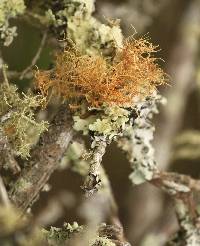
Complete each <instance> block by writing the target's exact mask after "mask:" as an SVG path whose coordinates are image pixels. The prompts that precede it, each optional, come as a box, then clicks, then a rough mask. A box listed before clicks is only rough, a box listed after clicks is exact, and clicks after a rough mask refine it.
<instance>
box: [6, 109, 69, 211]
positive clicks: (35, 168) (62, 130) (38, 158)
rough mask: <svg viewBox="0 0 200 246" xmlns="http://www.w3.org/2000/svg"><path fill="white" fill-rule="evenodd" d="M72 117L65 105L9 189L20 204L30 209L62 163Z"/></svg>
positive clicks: (12, 197) (18, 205)
mask: <svg viewBox="0 0 200 246" xmlns="http://www.w3.org/2000/svg"><path fill="white" fill-rule="evenodd" d="M71 125H72V119H71V115H70V113H69V111H68V108H67V106H66V105H62V107H61V108H60V110H59V112H58V113H57V114H56V116H55V118H54V120H53V122H52V124H51V126H50V127H49V130H48V131H47V132H45V133H44V134H43V135H42V136H41V138H40V140H39V143H38V144H37V146H36V147H35V149H33V150H32V152H31V159H30V160H29V162H28V163H27V164H26V165H25V167H24V169H23V171H22V173H21V175H20V177H19V178H18V180H17V181H16V182H15V183H14V185H13V187H12V189H11V190H10V192H9V197H10V200H11V201H12V202H13V204H14V205H16V206H17V207H18V208H20V209H22V210H25V209H27V208H28V207H29V206H30V205H31V204H32V203H33V202H34V200H35V199H36V198H37V196H38V195H39V193H40V191H41V189H42V188H43V186H44V185H45V184H46V182H47V181H48V179H49V178H50V176H51V174H52V173H53V172H54V171H55V170H56V168H57V167H58V164H59V161H60V160H61V158H62V157H63V155H64V153H65V152H66V149H67V148H68V145H69V143H70V141H71V139H72V135H73V133H72V127H71Z"/></svg>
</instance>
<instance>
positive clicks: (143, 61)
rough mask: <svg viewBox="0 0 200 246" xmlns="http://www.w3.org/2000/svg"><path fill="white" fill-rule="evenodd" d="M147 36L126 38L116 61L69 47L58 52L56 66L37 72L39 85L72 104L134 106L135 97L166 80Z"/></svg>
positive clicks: (143, 94)
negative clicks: (137, 38) (81, 52)
mask: <svg viewBox="0 0 200 246" xmlns="http://www.w3.org/2000/svg"><path fill="white" fill-rule="evenodd" d="M155 51H156V47H155V46H153V45H152V44H151V43H149V42H148V41H147V40H145V39H139V40H132V41H130V40H126V41H125V42H124V47H123V49H121V50H120V51H119V52H118V54H117V55H116V57H115V59H114V61H113V62H112V64H111V63H110V62H109V61H107V60H105V59H104V58H103V57H102V56H89V55H81V54H79V53H78V52H77V51H76V50H74V49H73V50H65V51H64V52H63V53H59V54H57V56H56V62H55V68H54V69H53V70H51V71H43V72H40V71H38V72H37V73H36V84H37V88H39V90H40V91H41V93H42V94H43V95H44V96H47V95H58V96H60V97H61V98H63V99H65V100H68V101H69V103H71V104H72V105H79V104H80V103H81V102H83V101H85V102H87V104H88V105H89V106H92V107H100V106H101V105H102V104H103V103H107V104H108V105H111V104H115V105H118V106H131V105H132V103H133V98H134V97H136V96H137V97H145V96H147V95H149V94H151V93H152V92H153V90H155V89H156V86H158V85H160V84H163V83H164V82H165V77H166V76H165V74H164V72H163V71H162V69H161V68H159V66H158V65H157V63H156V58H154V57H152V53H154V52H155Z"/></svg>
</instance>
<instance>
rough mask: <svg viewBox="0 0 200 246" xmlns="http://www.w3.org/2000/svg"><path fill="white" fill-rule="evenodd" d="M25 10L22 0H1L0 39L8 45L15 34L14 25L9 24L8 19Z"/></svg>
mask: <svg viewBox="0 0 200 246" xmlns="http://www.w3.org/2000/svg"><path fill="white" fill-rule="evenodd" d="M24 10H25V5H24V1H23V0H1V3H0V39H1V40H2V41H3V44H4V45H5V46H9V45H10V44H11V43H12V41H13V38H14V37H15V36H16V35H17V33H16V30H17V28H16V26H12V27H11V26H10V19H12V18H15V17H16V16H17V15H19V14H22V13H23V12H24Z"/></svg>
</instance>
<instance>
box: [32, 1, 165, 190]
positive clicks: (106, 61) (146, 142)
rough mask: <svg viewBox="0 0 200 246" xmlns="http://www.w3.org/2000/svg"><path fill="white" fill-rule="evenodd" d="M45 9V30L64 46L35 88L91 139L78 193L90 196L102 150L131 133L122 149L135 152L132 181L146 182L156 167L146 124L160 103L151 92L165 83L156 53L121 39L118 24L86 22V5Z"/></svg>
mask: <svg viewBox="0 0 200 246" xmlns="http://www.w3.org/2000/svg"><path fill="white" fill-rule="evenodd" d="M46 6H47V8H48V11H47V20H48V22H49V25H50V28H51V29H52V30H57V31H59V32H60V34H61V36H62V35H64V36H65V35H66V39H65V40H66V41H67V44H68V46H67V48H66V47H65V48H64V50H63V52H59V53H57V55H56V58H55V66H54V68H53V69H52V70H50V71H38V72H37V73H36V86H37V88H38V89H39V90H40V92H41V94H42V95H43V96H44V97H47V98H48V100H50V99H51V97H53V96H57V97H59V98H60V99H61V100H62V101H64V102H67V103H69V105H70V107H71V109H72V113H73V115H74V117H73V119H74V129H75V130H76V131H81V132H82V133H83V134H84V135H88V136H89V137H90V139H91V151H92V153H93V154H92V158H90V169H89V173H88V178H86V182H85V183H84V185H83V188H84V190H86V191H87V192H88V193H89V194H92V193H93V192H94V191H96V190H97V189H98V187H99V184H100V183H101V179H100V177H99V166H100V163H101V161H102V157H103V155H104V153H105V149H106V146H107V145H108V144H110V143H111V141H113V140H115V141H118V140H119V138H121V137H122V136H126V135H127V132H129V133H130V132H131V131H133V133H132V134H131V135H132V137H129V143H128V145H129V146H134V147H133V148H134V149H135V153H136V152H137V154H136V156H137V157H136V159H137V160H136V161H134V163H133V165H132V166H133V169H134V174H132V179H135V180H136V179H137V181H134V183H141V182H142V180H143V181H144V180H145V179H147V180H150V179H151V178H152V175H153V172H154V171H155V169H156V166H155V163H154V160H153V159H154V158H153V153H152V152H153V148H152V147H151V143H150V142H151V140H152V138H153V135H152V131H153V127H151V125H150V123H149V120H150V119H151V118H152V113H153V111H155V108H156V104H157V102H159V101H160V99H158V98H160V97H159V96H158V95H157V93H156V88H157V86H159V85H161V84H164V83H165V81H166V75H165V73H164V72H163V71H162V69H161V68H160V67H159V66H158V64H157V59H156V58H155V57H154V53H155V52H157V47H156V46H153V45H152V44H151V43H150V42H149V41H148V40H147V39H145V38H140V39H135V38H134V37H131V38H129V39H123V37H122V34H121V29H120V27H119V22H118V21H108V22H107V23H106V24H101V23H100V22H99V21H97V20H96V19H95V18H94V17H93V16H92V13H93V10H94V1H92V0H90V1H82V0H77V1H76V0H74V1H68V0H66V1H64V0H63V1H60V2H59V3H58V2H56V3H55V4H51V3H48V4H47V5H46ZM58 27H59V28H58ZM65 32H66V33H65ZM69 40H71V41H72V42H71V41H70V42H69ZM148 98H151V99H148ZM149 100H150V102H149ZM144 109H145V110H144ZM140 111H141V112H140ZM134 134H136V136H135V137H134ZM142 134H143V135H142ZM138 135H141V136H139V138H140V142H142V145H141V146H143V147H142V149H141V147H140V146H139V145H138V140H137V141H136V138H137V136H138ZM130 139H132V140H130ZM133 139H135V140H133ZM141 155H144V156H145V157H144V158H143V159H142V157H141ZM131 163H132V162H131ZM143 166H145V167H143ZM133 175H135V176H137V177H135V178H133ZM143 176H144V177H143Z"/></svg>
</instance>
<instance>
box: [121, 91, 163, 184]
mask: <svg viewBox="0 0 200 246" xmlns="http://www.w3.org/2000/svg"><path fill="white" fill-rule="evenodd" d="M162 102H163V103H164V100H163V98H162V97H161V96H160V95H159V94H157V93H156V92H154V93H153V94H152V95H151V96H149V97H147V98H145V99H144V100H142V101H138V102H136V103H135V105H134V109H135V112H136V114H137V117H136V119H135V120H134V125H133V127H132V128H130V127H129V128H127V131H126V132H125V134H124V137H123V138H122V139H121V140H119V141H118V145H119V147H121V148H122V149H123V150H124V151H125V152H126V153H127V155H128V159H129V161H130V163H131V167H132V169H133V172H132V173H131V174H130V179H131V181H132V183H133V184H141V183H143V182H146V181H148V180H151V179H152V178H153V176H154V174H156V172H157V166H156V163H155V160H154V148H153V146H152V143H151V142H152V140H153V132H154V126H153V125H152V123H151V120H152V117H153V115H154V114H155V113H158V109H157V106H158V104H160V103H162Z"/></svg>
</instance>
